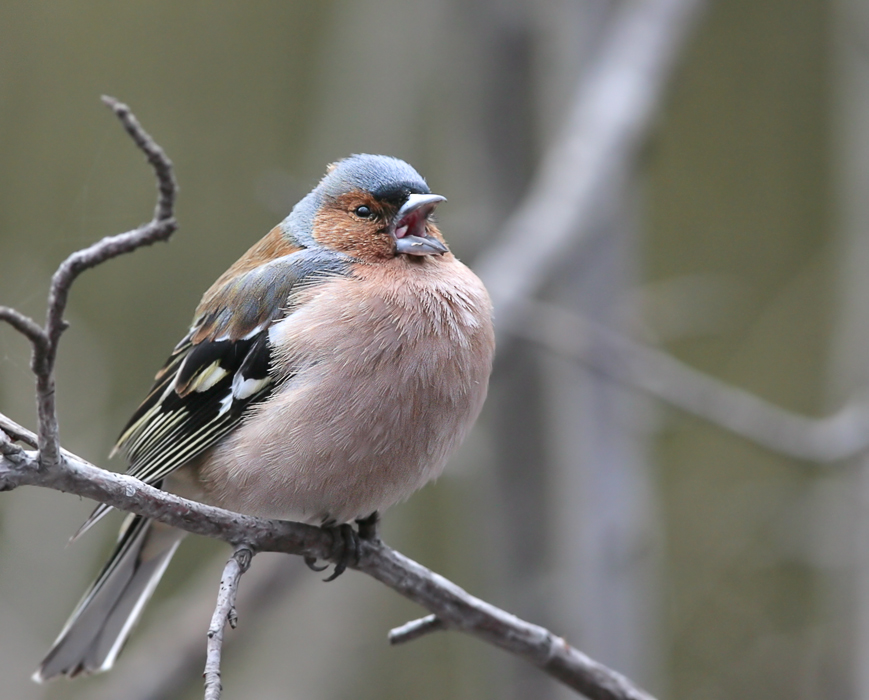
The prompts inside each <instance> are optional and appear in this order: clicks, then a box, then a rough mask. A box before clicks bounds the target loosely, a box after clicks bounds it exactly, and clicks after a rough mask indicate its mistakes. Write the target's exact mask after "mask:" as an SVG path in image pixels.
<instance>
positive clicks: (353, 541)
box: [305, 510, 380, 582]
mask: <svg viewBox="0 0 869 700" xmlns="http://www.w3.org/2000/svg"><path fill="white" fill-rule="evenodd" d="M379 523H380V514H379V513H378V512H377V511H376V510H375V511H374V512H373V513H372V514H371V515H369V516H368V517H367V518H360V519H359V520H357V521H356V525H357V526H358V527H359V532H356V530H354V529H353V526H352V525H349V524H347V523H344V524H343V525H335V522H334V521H332V522H326V523H323V525H322V528H323V529H324V530H328V532H329V533H330V534H331V535H332V539H333V542H334V545H333V551H335V553H336V557H335V558H336V559H337V560H338V563H337V564H335V570H334V571H333V572H332V575H331V576H329V577H328V578H326V579H324V581H327V582H328V581H334V580H335V579H336V578H338V577H339V576H340V575H341V574H343V573H344V572H345V571H346V570H347V564H349V563H350V562H351V561H352V562H354V563H356V562H358V561H359V554H360V552H359V541H360V540H366V541H368V542H379V541H380V537H379V536H378V534H377V526H378V524H379ZM305 564H306V565H307V567H308V568H309V569H311V571H325V570H326V569H327V568H329V567H328V566H317V560H316V558H314V557H305Z"/></svg>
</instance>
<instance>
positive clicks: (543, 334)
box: [509, 302, 869, 462]
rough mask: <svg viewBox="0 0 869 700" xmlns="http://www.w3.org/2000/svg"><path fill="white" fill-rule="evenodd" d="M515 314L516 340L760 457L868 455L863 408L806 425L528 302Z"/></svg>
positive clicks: (856, 405) (583, 321) (868, 408)
mask: <svg viewBox="0 0 869 700" xmlns="http://www.w3.org/2000/svg"><path fill="white" fill-rule="evenodd" d="M518 308H519V307H517V309H518ZM521 314H522V315H517V316H516V317H515V318H516V321H515V323H514V324H513V325H512V326H511V327H510V328H509V331H510V332H512V333H513V334H515V335H516V336H518V337H522V338H524V339H526V340H529V341H531V342H533V343H536V344H538V345H543V346H544V347H546V348H547V349H549V350H551V351H553V352H555V353H557V354H558V355H560V356H562V357H566V358H569V359H572V360H576V361H578V362H582V363H583V364H585V365H588V366H590V367H593V368H594V369H596V370H597V371H599V372H602V373H604V374H606V375H608V376H610V377H612V378H613V379H615V380H617V381H620V382H624V383H625V384H628V385H630V386H633V387H636V388H638V389H640V390H642V391H645V392H647V393H649V394H650V395H652V396H654V397H655V398H658V399H660V400H662V401H666V402H667V403H669V404H671V405H673V406H676V407H677V408H680V409H682V410H683V411H686V412H688V413H691V414H693V415H696V416H699V417H701V418H704V419H705V420H708V421H710V422H711V423H714V424H715V425H718V426H720V427H722V428H724V429H726V430H730V431H731V432H733V433H736V434H737V435H740V436H742V437H744V438H746V439H748V440H751V441H752V442H755V443H757V444H758V445H761V446H763V447H765V448H767V449H770V450H773V451H775V452H778V453H780V454H783V455H787V456H789V457H794V458H796V459H803V460H810V461H813V462H836V461H840V460H844V459H848V458H849V457H854V456H856V455H858V454H859V453H861V452H864V451H865V450H866V449H867V448H869V405H867V402H866V401H854V402H852V403H850V404H848V405H847V406H845V407H844V408H842V409H841V410H840V411H838V412H837V413H834V414H833V415H832V416H830V417H828V418H806V417H805V416H800V415H797V414H795V413H791V412H789V411H786V410H784V409H783V408H779V407H778V406H776V405H774V404H772V403H770V402H768V401H765V400H764V399H761V398H759V397H757V396H755V395H753V394H751V393H750V392H748V391H745V390H744V389H739V388H737V387H734V386H731V385H729V384H727V383H725V382H722V381H720V380H718V379H715V378H714V377H711V376H709V375H708V374H704V373H703V372H700V371H699V370H696V369H694V368H692V367H689V366H688V365H686V364H684V363H682V362H680V361H679V360H677V359H676V358H674V357H672V356H671V355H668V354H667V353H664V352H661V351H659V350H656V349H654V348H651V347H649V346H646V345H642V344H639V343H635V342H633V341H631V340H630V339H628V338H626V337H624V336H623V335H621V334H619V333H616V332H614V331H611V330H609V329H606V328H604V327H603V326H601V325H600V324H597V323H594V322H593V321H590V320H589V319H587V318H583V317H581V316H579V315H577V314H575V313H573V312H571V311H568V310H566V309H562V308H559V307H555V306H553V305H551V304H545V303H540V302H535V303H527V304H525V305H524V307H522V310H521Z"/></svg>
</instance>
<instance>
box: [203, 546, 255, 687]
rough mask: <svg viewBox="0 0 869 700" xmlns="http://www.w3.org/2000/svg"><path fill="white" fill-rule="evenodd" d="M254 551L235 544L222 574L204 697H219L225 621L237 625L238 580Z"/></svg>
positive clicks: (210, 631) (211, 628)
mask: <svg viewBox="0 0 869 700" xmlns="http://www.w3.org/2000/svg"><path fill="white" fill-rule="evenodd" d="M252 558H253V552H252V551H251V550H250V549H248V548H247V547H244V546H241V547H236V549H235V552H233V554H232V556H231V557H230V558H229V561H227V562H226V566H225V567H224V569H223V576H222V577H221V579H220V590H219V592H218V594H217V605H216V606H215V607H214V614H213V615H212V616H211V624H210V625H209V627H208V641H207V643H206V646H205V649H206V657H205V673H203V674H202V675H203V676H204V677H205V700H220V694H221V692H222V691H223V685H222V684H221V682H220V654H221V652H222V651H223V631H224V630H225V629H226V623H227V622H228V623H229V626H230V627H232V628H233V629H235V625H236V622H237V619H238V618H237V615H236V612H235V601H236V598H238V583H239V581H240V580H241V576H242V574H244V572H246V571H247V570H248V567H249V566H250V560H251V559H252Z"/></svg>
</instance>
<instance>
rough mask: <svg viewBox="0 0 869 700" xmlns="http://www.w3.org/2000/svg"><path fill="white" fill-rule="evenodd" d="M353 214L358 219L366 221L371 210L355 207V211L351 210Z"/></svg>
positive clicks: (364, 207)
mask: <svg viewBox="0 0 869 700" xmlns="http://www.w3.org/2000/svg"><path fill="white" fill-rule="evenodd" d="M353 213H354V214H356V216H358V217H359V218H360V219H368V218H369V217H370V216H371V210H370V209H369V208H368V207H366V206H365V205H363V206H361V207H356V209H354V210H353Z"/></svg>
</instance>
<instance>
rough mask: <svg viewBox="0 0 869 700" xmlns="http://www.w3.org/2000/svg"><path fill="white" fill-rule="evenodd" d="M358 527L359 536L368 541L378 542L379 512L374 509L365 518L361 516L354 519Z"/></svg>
mask: <svg viewBox="0 0 869 700" xmlns="http://www.w3.org/2000/svg"><path fill="white" fill-rule="evenodd" d="M356 525H357V526H358V527H359V537H360V538H362V539H363V540H368V541H369V542H379V541H380V535H379V534H378V532H377V531H378V529H379V528H378V525H380V513H378V512H377V511H376V510H375V511H374V512H373V513H372V514H371V515H369V516H368V517H367V518H361V519H359V520H357V521H356Z"/></svg>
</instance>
